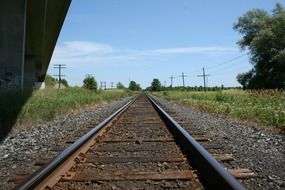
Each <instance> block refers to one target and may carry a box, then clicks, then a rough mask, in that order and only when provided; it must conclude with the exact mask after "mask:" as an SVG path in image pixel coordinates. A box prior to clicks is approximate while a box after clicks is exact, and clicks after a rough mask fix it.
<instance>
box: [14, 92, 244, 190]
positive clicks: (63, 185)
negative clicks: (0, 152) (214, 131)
mask: <svg viewBox="0 0 285 190" xmlns="http://www.w3.org/2000/svg"><path fill="white" fill-rule="evenodd" d="M114 188H118V189H209V188H211V189H244V187H243V186H242V185H241V184H240V183H239V182H238V181H237V180H236V179H235V178H233V177H232V176H231V175H230V174H229V173H228V172H227V171H226V170H225V169H224V168H223V167H222V166H221V165H220V164H219V163H218V162H217V161H216V160H215V159H214V158H213V157H212V156H210V154H209V153H208V152H207V151H206V150H205V149H204V148H202V146H201V145H200V144H199V143H198V142H196V141H195V140H194V138H193V137H191V136H190V135H189V134H188V133H187V132H186V131H185V130H184V129H183V128H182V127H181V126H179V124H177V123H176V122H175V121H174V120H173V119H172V118H171V117H170V116H169V115H168V114H167V113H166V112H165V111H164V110H162V108H160V107H159V106H158V105H157V104H156V103H155V102H154V101H153V99H152V98H151V97H148V96H147V95H145V94H140V95H138V96H137V97H136V98H135V99H133V100H132V101H130V102H128V103H127V104H126V105H124V106H123V107H122V108H120V109H119V110H118V111H116V112H115V113H114V114H112V115H111V116H109V117H108V118H107V119H106V120H104V121H103V122H102V123H100V124H99V125H97V126H95V127H94V128H93V129H92V130H91V131H89V132H88V133H87V134H85V135H84V136H82V137H81V138H80V139H78V140H77V141H75V142H74V143H73V144H72V145H70V146H69V147H68V148H67V149H65V150H63V151H62V152H61V153H60V154H59V155H58V156H57V157H55V158H54V159H52V160H51V161H50V162H49V163H48V164H46V165H45V166H44V167H43V168H41V169H40V170H39V171H37V172H36V173H35V174H34V175H33V176H31V177H30V178H29V179H27V180H26V181H25V182H24V183H22V184H20V185H19V186H18V187H17V189H56V190H57V189H58V190H59V189H114Z"/></svg>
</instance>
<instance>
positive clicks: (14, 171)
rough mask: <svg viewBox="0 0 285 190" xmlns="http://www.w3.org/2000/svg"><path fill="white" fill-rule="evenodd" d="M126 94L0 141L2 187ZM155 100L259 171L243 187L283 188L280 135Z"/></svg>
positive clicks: (284, 171)
mask: <svg viewBox="0 0 285 190" xmlns="http://www.w3.org/2000/svg"><path fill="white" fill-rule="evenodd" d="M129 99H130V98H125V99H123V100H121V101H115V102H113V103H110V104H104V105H100V106H97V107H95V108H91V109H87V110H85V111H82V112H79V113H78V114H76V115H74V116H66V117H62V118H59V119H57V120H55V121H53V122H50V123H48V124H46V125H39V126H35V127H34V128H30V129H27V130H26V131H23V132H21V133H18V134H15V135H10V136H8V137H7V138H6V139H5V140H3V141H2V142H1V143H0V184H1V185H0V189H3V190H4V189H5V190H6V189H12V188H13V187H14V186H15V184H14V183H8V179H10V177H13V176H16V175H26V174H31V173H32V172H34V171H35V170H37V169H38V168H39V167H38V166H34V163H35V162H36V161H38V160H41V159H43V158H49V157H52V156H55V155H56V154H57V152H55V151H52V149H53V148H54V147H57V146H66V144H65V139H68V138H70V137H72V136H73V135H76V134H78V133H79V132H78V131H79V130H80V129H82V128H83V127H84V126H86V125H91V124H94V123H98V122H100V121H102V120H103V119H104V118H105V117H106V116H108V115H109V114H110V113H112V112H114V111H115V110H116V109H118V108H119V107H120V106H121V105H123V104H124V103H125V102H127V101H128V100H129ZM156 100H158V101H159V103H160V104H161V105H162V107H163V108H167V109H169V110H172V111H173V112H175V114H176V115H177V116H179V117H183V118H185V119H186V120H187V123H189V127H190V126H191V128H193V127H194V128H196V129H197V130H201V131H203V132H204V134H205V135H206V136H207V137H208V138H210V139H219V142H220V143H223V145H224V147H225V149H226V150H228V151H230V153H232V154H233V155H234V158H235V160H234V161H233V164H234V165H235V166H238V167H240V168H248V169H250V170H252V171H253V172H254V173H255V174H256V175H257V176H256V177H253V178H250V179H247V180H245V181H244V182H245V183H244V184H245V186H246V188H247V189H285V169H284V166H285V146H284V145H285V137H284V135H280V134H278V133H276V132H272V131H269V130H266V129H264V128H262V127H254V126H252V125H251V124H245V122H240V121H236V120H233V119H229V118H227V117H225V116H222V115H219V114H214V113H208V112H203V111H199V110H197V109H192V108H189V107H186V106H181V105H179V104H176V103H174V102H170V101H166V100H164V99H162V98H156Z"/></svg>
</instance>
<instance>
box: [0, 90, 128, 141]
mask: <svg viewBox="0 0 285 190" xmlns="http://www.w3.org/2000/svg"><path fill="white" fill-rule="evenodd" d="M130 93H131V92H130V91H126V90H107V91H97V92H95V91H90V90H86V89H83V88H65V89H60V90H58V89H45V90H39V91H34V92H29V93H22V92H7V93H3V92H2V93H0V99H1V102H0V116H1V117H0V127H1V126H2V127H1V132H2V133H3V131H9V129H7V127H8V128H11V127H12V125H14V124H15V123H16V124H20V125H21V124H38V123H44V122H47V121H51V120H52V119H54V118H56V117H57V116H61V115H66V114H69V113H72V112H76V111H77V110H79V109H82V108H86V107H91V106H94V105H95V104H100V103H102V102H110V101H113V100H116V99H120V98H123V97H126V96H129V95H131V94H130ZM5 133H6V132H5ZM2 136H3V135H2Z"/></svg>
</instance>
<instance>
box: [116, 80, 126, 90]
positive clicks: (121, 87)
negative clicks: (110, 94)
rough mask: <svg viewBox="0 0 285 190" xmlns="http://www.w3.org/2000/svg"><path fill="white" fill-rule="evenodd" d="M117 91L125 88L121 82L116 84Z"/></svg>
mask: <svg viewBox="0 0 285 190" xmlns="http://www.w3.org/2000/svg"><path fill="white" fill-rule="evenodd" d="M117 89H125V86H124V85H123V84H122V83H121V82H118V83H117Z"/></svg>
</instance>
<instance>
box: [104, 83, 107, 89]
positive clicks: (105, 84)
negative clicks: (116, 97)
mask: <svg viewBox="0 0 285 190" xmlns="http://www.w3.org/2000/svg"><path fill="white" fill-rule="evenodd" d="M106 87H107V83H106V81H105V82H104V90H106Z"/></svg>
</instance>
